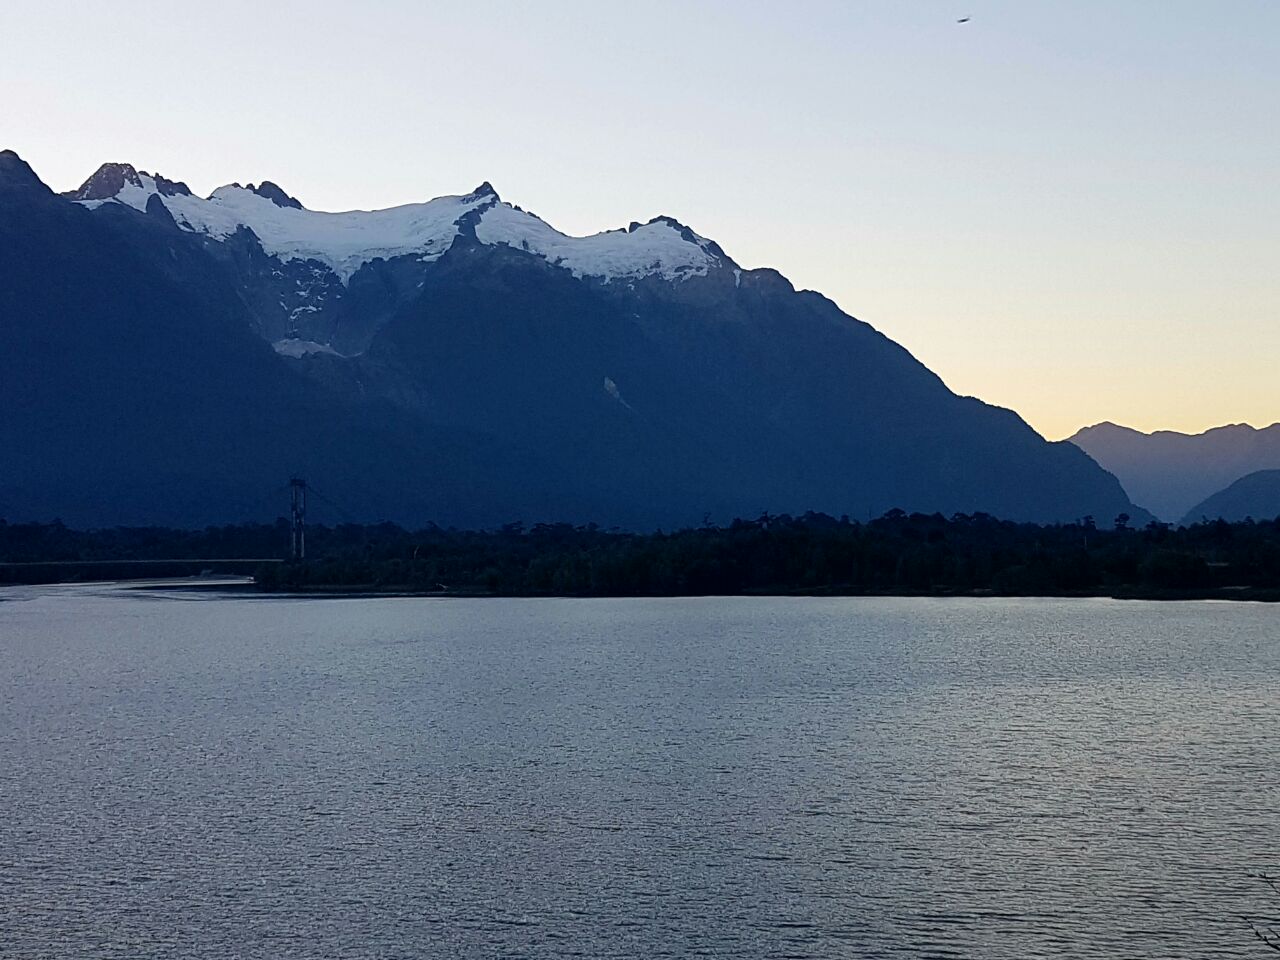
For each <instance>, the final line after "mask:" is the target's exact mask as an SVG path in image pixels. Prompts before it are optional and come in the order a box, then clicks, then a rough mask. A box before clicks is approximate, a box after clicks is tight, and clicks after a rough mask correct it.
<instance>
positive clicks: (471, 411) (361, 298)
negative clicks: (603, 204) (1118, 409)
mask: <svg viewBox="0 0 1280 960" xmlns="http://www.w3.org/2000/svg"><path fill="white" fill-rule="evenodd" d="M0 335H3V337H4V343H5V350H4V351H3V352H0V444H2V445H3V449H4V451H5V454H6V455H5V460H4V469H3V470H2V471H0V515H7V516H9V517H10V518H19V517H21V518H32V519H40V518H51V517H55V516H57V517H61V518H62V519H64V520H66V521H67V522H68V523H74V524H80V525H105V524H153V523H154V524H172V525H187V526H191V525H203V524H207V523H213V522H222V521H226V520H241V519H260V518H268V517H273V516H276V515H278V514H279V513H280V512H281V507H282V505H283V504H284V502H285V500H286V496H285V494H284V493H283V492H282V491H281V489H280V488H281V486H282V485H283V484H284V482H285V481H286V479H287V478H288V477H289V476H290V475H291V474H294V473H301V474H304V475H305V476H306V477H307V478H308V480H309V481H311V482H312V484H313V485H314V486H315V487H316V488H318V489H320V490H322V491H323V493H324V495H325V502H326V503H328V504H334V505H340V506H341V507H342V508H343V511H344V515H343V517H341V518H335V519H351V520H367V519H378V518H387V519H391V520H395V521H398V522H403V523H426V522H436V523H439V524H442V525H456V526H492V525H496V524H501V523H505V522H509V521H514V520H526V521H530V522H532V521H535V520H543V519H546V520H555V521H565V522H571V523H586V522H595V523H599V524H601V525H605V526H612V525H617V526H620V527H624V528H628V529H652V528H654V527H657V526H664V527H673V526H683V525H689V524H697V523H700V522H702V521H703V519H704V518H705V517H711V518H713V519H715V520H718V521H724V520H727V519H730V518H732V517H735V516H756V515H758V514H760V513H761V512H762V511H770V512H774V513H782V512H789V513H795V514H800V513H803V512H805V511H809V510H815V511H824V512H826V513H829V514H832V515H834V516H840V515H842V514H848V515H851V516H853V517H855V518H857V517H863V518H865V516H866V515H868V514H871V515H876V516H878V515H880V514H882V513H884V512H885V511H886V510H888V509H890V508H893V507H900V508H902V509H905V510H909V511H920V512H924V513H934V512H940V513H942V514H944V515H948V516H949V515H951V514H952V513H958V512H963V513H973V512H975V511H981V512H985V513H989V514H992V515H996V516H1000V517H1004V518H1008V519H1011V520H1019V521H1041V522H1044V521H1058V520H1063V521H1070V520H1075V519H1077V518H1081V517H1085V516H1090V517H1093V518H1096V520H1097V522H1098V523H1099V524H1100V525H1103V524H1110V523H1111V521H1112V520H1113V519H1114V518H1115V517H1117V516H1118V515H1120V514H1122V513H1127V514H1129V515H1130V517H1131V521H1132V523H1134V524H1139V523H1144V522H1146V521H1147V520H1149V519H1150V516H1149V515H1148V514H1146V513H1145V511H1143V510H1141V509H1140V508H1138V507H1135V506H1134V505H1133V503H1131V502H1130V501H1129V499H1128V497H1127V496H1126V495H1125V493H1124V491H1123V490H1122V488H1121V486H1120V484H1119V482H1118V481H1117V480H1116V478H1115V477H1113V476H1112V475H1111V474H1109V473H1107V472H1106V471H1105V470H1103V469H1102V468H1101V467H1099V466H1098V464H1097V463H1095V462H1094V461H1093V460H1092V459H1090V457H1089V456H1087V455H1086V454H1085V453H1084V452H1082V451H1081V450H1080V449H1079V448H1078V447H1077V446H1075V445H1073V444H1070V443H1065V442H1063V443H1049V442H1047V441H1045V440H1044V439H1043V438H1042V437H1040V436H1039V435H1038V434H1037V433H1036V432H1035V431H1034V430H1032V429H1031V428H1030V427H1029V426H1028V425H1027V424H1026V423H1025V422H1023V421H1022V420H1021V419H1020V418H1019V417H1018V416H1017V415H1016V414H1014V413H1012V412H1011V411H1008V410H1004V409H1000V408H997V407H992V406H989V405H987V404H984V403H982V402H980V401H978V400H976V399H973V398H970V397H960V396H956V395H955V394H953V393H952V392H951V391H950V390H948V389H947V387H946V386H945V385H944V384H943V383H942V381H941V380H940V379H939V378H938V377H936V376H935V375H934V374H933V373H931V372H930V371H929V370H927V369H926V368H925V367H924V366H923V365H921V364H920V363H919V362H918V361H916V360H915V359H914V358H913V357H912V356H911V355H910V354H909V353H907V351H906V350H904V349H903V348H902V347H900V346H898V345H897V344H896V343H894V342H892V341H891V340H889V339H888V338H886V337H885V336H883V335H882V334H880V333H878V332H877V331H876V330H874V329H873V328H872V327H870V326H869V325H867V324H865V323H862V322H860V321H858V320H855V319H853V318H852V317H849V316H847V315H846V314H844V313H842V312H841V311H840V310H839V308H837V307H836V305H835V304H834V303H832V302H831V301H830V300H828V299H826V298H825V297H822V296H821V295H819V294H817V293H814V292H811V291H796V290H795V289H794V288H793V287H792V286H791V284H790V283H788V282H787V280H786V279H785V278H783V277H782V276H781V275H780V274H778V273H777V272H776V271H774V270H769V269H757V270H745V269H742V268H741V267H739V266H738V264H736V263H735V262H734V261H733V260H732V259H731V258H730V257H729V256H728V255H727V254H726V253H725V252H724V251H723V250H722V249H721V248H720V247H719V246H718V245H717V244H716V243H714V242H713V241H711V240H708V239H706V238H704V237H701V236H699V235H698V234H696V233H694V232H693V231H692V230H690V229H688V228H687V227H685V226H683V225H682V224H680V223H678V222H677V221H675V220H673V219H671V218H669V217H657V218H654V219H652V220H650V221H648V222H647V223H632V224H631V225H630V226H629V227H627V228H625V229H619V230H612V231H608V232H605V233H601V234H597V235H594V236H590V237H569V236H566V235H564V234H562V233H560V232H558V231H557V230H555V229H554V228H552V227H551V226H549V225H548V224H547V223H545V222H544V221H543V220H541V219H539V218H538V217H536V216H535V215H533V214H532V213H529V212H527V211H524V210H521V209H520V208H519V207H517V206H514V205H512V204H509V203H506V202H504V201H502V200H501V199H500V198H499V197H498V195H497V193H496V192H495V191H494V190H493V188H492V187H490V186H489V185H488V184H484V185H482V186H481V187H479V188H478V189H476V190H475V191H473V192H471V193H469V194H466V195H463V196H450V197H441V198H438V199H435V200H431V201H428V202H425V203H417V204H409V205H406V206H401V207H396V208H392V209H389V210H379V211H370V212H350V213H319V212H315V211H311V210H307V209H306V208H304V207H303V206H302V204H301V203H299V202H298V201H297V200H296V199H294V198H293V197H291V196H289V194H288V193H287V192H286V191H285V190H283V189H282V188H281V187H279V186H277V185H276V184H273V183H270V182H263V183H260V184H257V185H255V184H249V185H248V186H240V185H238V184H232V185H230V186H226V187H222V188H219V189H218V190H216V191H214V193H213V194H212V195H211V196H210V197H209V198H207V199H202V198H200V197H197V196H195V195H193V194H192V192H191V191H190V190H189V189H188V188H187V187H186V186H185V185H184V184H182V183H180V182H178V181H174V180H168V179H166V178H164V177H162V176H159V175H158V174H148V173H145V172H140V171H138V170H135V169H134V168H133V167H131V166H129V165H127V164H107V165H105V166H103V167H102V168H101V169H99V170H98V171H97V172H96V173H95V174H94V175H93V176H92V177H90V178H89V180H87V181H86V182H85V184H84V185H83V186H82V187H81V188H80V189H79V190H77V191H74V192H72V193H70V194H68V195H58V194H55V193H53V192H52V191H51V190H50V189H49V188H48V187H46V186H45V185H44V184H43V183H42V182H41V181H40V180H39V178H38V177H37V176H36V175H35V173H34V172H32V170H31V169H30V168H29V167H28V166H27V164H26V163H24V162H23V161H22V160H21V159H20V158H19V157H18V156H17V155H16V154H14V153H13V152H9V151H6V152H4V153H0Z"/></svg>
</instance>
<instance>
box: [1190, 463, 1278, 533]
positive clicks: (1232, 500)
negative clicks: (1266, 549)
mask: <svg viewBox="0 0 1280 960" xmlns="http://www.w3.org/2000/svg"><path fill="white" fill-rule="evenodd" d="M1246 517H1253V519H1255V520H1274V519H1276V518H1277V517H1280V470H1258V471H1257V472H1255V473H1251V474H1249V475H1248V476H1244V477H1241V478H1240V479H1239V480H1237V481H1236V482H1235V483H1233V484H1231V486H1229V487H1227V488H1226V489H1225V490H1219V491H1218V492H1217V493H1215V494H1214V495H1213V496H1211V497H1209V498H1207V499H1205V500H1203V501H1202V502H1200V503H1197V504H1196V505H1195V506H1194V507H1192V508H1191V509H1190V510H1188V511H1187V513H1186V516H1184V517H1183V518H1182V522H1183V523H1185V524H1191V523H1196V522H1197V521H1199V520H1218V519H1222V520H1243V519H1245V518H1246Z"/></svg>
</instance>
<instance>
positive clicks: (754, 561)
mask: <svg viewBox="0 0 1280 960" xmlns="http://www.w3.org/2000/svg"><path fill="white" fill-rule="evenodd" d="M1126 521H1127V518H1125V517H1123V516H1122V517H1120V518H1118V522H1117V526H1116V528H1115V529H1106V530H1103V529H1099V528H1097V527H1096V525H1095V524H1094V522H1093V520H1092V518H1088V517H1086V518H1083V519H1082V520H1080V521H1078V522H1076V523H1071V524H1061V525H1054V526H1036V525H1033V524H1018V523H1011V522H1007V521H1001V520H998V519H996V518H994V517H990V516H987V515H985V514H976V515H972V516H970V515H965V514H957V515H955V516H953V517H951V518H949V519H948V518H946V517H943V516H941V515H939V514H934V515H924V514H907V513H904V512H902V511H900V510H894V511H890V512H889V513H887V514H885V515H884V516H883V517H881V518H879V519H877V520H872V521H869V522H866V523H860V522H857V521H851V520H849V519H848V518H841V519H835V518H833V517H829V516H825V515H822V514H806V515H804V516H801V517H791V516H770V515H767V514H766V515H763V516H760V517H758V518H756V519H754V520H735V521H734V522H733V523H731V524H729V525H727V526H713V525H709V524H708V525H706V526H703V527H701V528H697V529H689V530H680V531H675V532H671V533H663V532H657V533H651V534H637V533H627V532H623V531H618V530H601V529H598V528H596V527H592V526H588V527H575V526H570V525H567V524H536V525H533V526H525V525H524V524H521V523H512V524H508V525H506V526H504V527H501V528H500V529H497V530H487V531H464V530H452V529H443V528H439V527H429V528H427V529H424V530H417V531H409V530H405V529H402V528H401V527H398V526H395V525H394V524H386V523H384V524H377V525H362V524H341V525H337V526H319V525H315V526H309V527H308V528H307V551H308V558H307V559H306V560H304V561H302V562H279V561H275V560H274V558H277V557H281V556H282V555H283V554H284V553H285V551H286V550H287V549H288V543H289V528H288V524H287V523H286V522H285V521H283V520H280V521H277V522H276V523H275V524H244V525H235V526H223V527H210V528H207V529H205V530H198V531H187V530H171V529H161V528H116V529H110V530H90V531H78V530H72V529H69V528H67V527H65V526H63V525H62V524H60V523H56V522H55V523H52V524H12V523H5V522H4V521H0V582H4V581H8V582H20V581H23V580H25V581H26V582H32V581H33V580H36V579H46V580H49V579H89V578H90V577H91V576H92V575H93V571H91V570H87V569H86V567H85V566H77V565H78V564H80V565H84V564H85V562H86V561H88V562H95V561H96V562H103V561H113V562H118V561H157V560H165V561H184V560H185V561H188V562H189V563H191V564H194V565H195V566H199V565H200V563H201V562H203V561H210V562H211V561H216V560H219V559H224V560H231V559H243V560H244V561H245V562H244V563H242V564H241V569H243V570H244V572H253V573H254V574H255V577H256V582H257V585H258V586H259V587H260V588H261V589H264V590H288V591H319V592H329V591H388V592H413V593H457V594H483V595H488V594H493V595H506V596H540V595H571V596H658V595H697V594H746V593H797V594H808V593H813V594H825V593H831V594H908V595H916V594H921V595H933V594H938V595H947V594H997V595H1009V596H1034V595H1066V596H1096V595H1101V596H1117V597H1153V598H1160V597H1171V598H1174V597H1245V598H1251V599H1280V518H1277V519H1275V520H1265V521H1253V520H1246V521H1244V522H1241V523H1226V522H1224V521H1220V520H1219V521H1213V522H1205V523H1200V524H1196V525H1193V526H1190V527H1182V528H1172V527H1168V526H1165V525H1162V524H1155V523H1152V524H1148V525H1147V526H1145V527H1143V528H1141V529H1133V528H1131V527H1130V526H1129V525H1128V523H1127V522H1126ZM33 563H39V564H42V565H43V566H42V567H40V568H38V569H39V570H41V571H44V573H43V574H33V573H32V568H31V567H29V566H25V565H27V564H33ZM210 565H211V567H212V563H211V564H210ZM179 567H181V565H179ZM233 568H234V565H231V566H219V567H218V569H223V570H226V569H233ZM49 571H53V573H54V574H56V575H49ZM191 572H198V571H196V570H192V571H191ZM93 578H95V579H98V578H101V577H93Z"/></svg>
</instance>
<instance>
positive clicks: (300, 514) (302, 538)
mask: <svg viewBox="0 0 1280 960" xmlns="http://www.w3.org/2000/svg"><path fill="white" fill-rule="evenodd" d="M289 497H290V505H289V507H290V509H289V513H290V516H291V517H292V518H293V544H292V549H291V550H290V559H292V560H301V559H302V558H303V557H304V556H305V555H306V546H307V542H306V527H305V524H306V520H307V481H305V480H303V479H302V478H301V477H290V478H289Z"/></svg>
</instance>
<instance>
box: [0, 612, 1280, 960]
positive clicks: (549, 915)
mask: <svg viewBox="0 0 1280 960" xmlns="http://www.w3.org/2000/svg"><path fill="white" fill-rule="evenodd" d="M0 596H3V597H7V598H9V601H8V602H0V955H3V956H4V957H6V958H7V957H77V958H79V957H119V958H138V957H151V956H170V957H218V958H229V957H270V958H281V957H421V956H433V957H434V956H438V957H452V956H458V957H494V956H508V957H562V956H583V957H627V958H649V957H667V956H675V957H685V956H718V957H973V958H1019V960H1026V958H1033V957H1071V958H1094V957H1107V958H1181V957H1185V958H1204V957H1251V956H1258V955H1259V951H1258V950H1256V949H1255V946H1256V945H1255V944H1254V943H1253V942H1252V941H1251V939H1250V934H1249V931H1248V929H1247V927H1245V926H1244V925H1243V923H1242V921H1241V920H1240V919H1239V918H1238V917H1239V914H1241V913H1254V914H1262V915H1267V914H1270V915H1273V916H1274V915H1276V914H1280V900H1276V899H1275V898H1270V897H1269V896H1268V895H1267V892H1266V890H1265V889H1264V888H1263V887H1262V886H1261V884H1259V883H1258V882H1257V881H1255V880H1252V879H1250V877H1249V874H1251V873H1256V872H1258V871H1260V870H1278V869H1280V807H1278V805H1277V800H1278V799H1280V790H1278V787H1280V738H1278V737H1277V734H1278V733H1280V608H1278V607H1274V606H1272V607H1268V606H1262V605H1251V604H1249V605H1246V604H1239V605H1230V604H1214V603H1188V604H1163V605H1157V604H1140V603H1120V602H1114V601H1078V600H1076V601H1056V600H1015V601H998V600H910V599H870V600H868V599H849V600H845V599H831V600H828V599H691V600H690V599H686V600H425V599H424V600H410V599H385V600H305V601H298V600H283V599H260V598H252V599H226V598H219V597H214V596H203V597H201V596H196V595H168V596H165V595H159V594H146V593H137V592H133V593H128V592H125V591H121V590H111V589H107V588H102V587H72V588H46V589H28V590H11V591H7V592H4V591H0ZM1262 955H1267V954H1266V953H1265V952H1263V954H1262Z"/></svg>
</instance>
